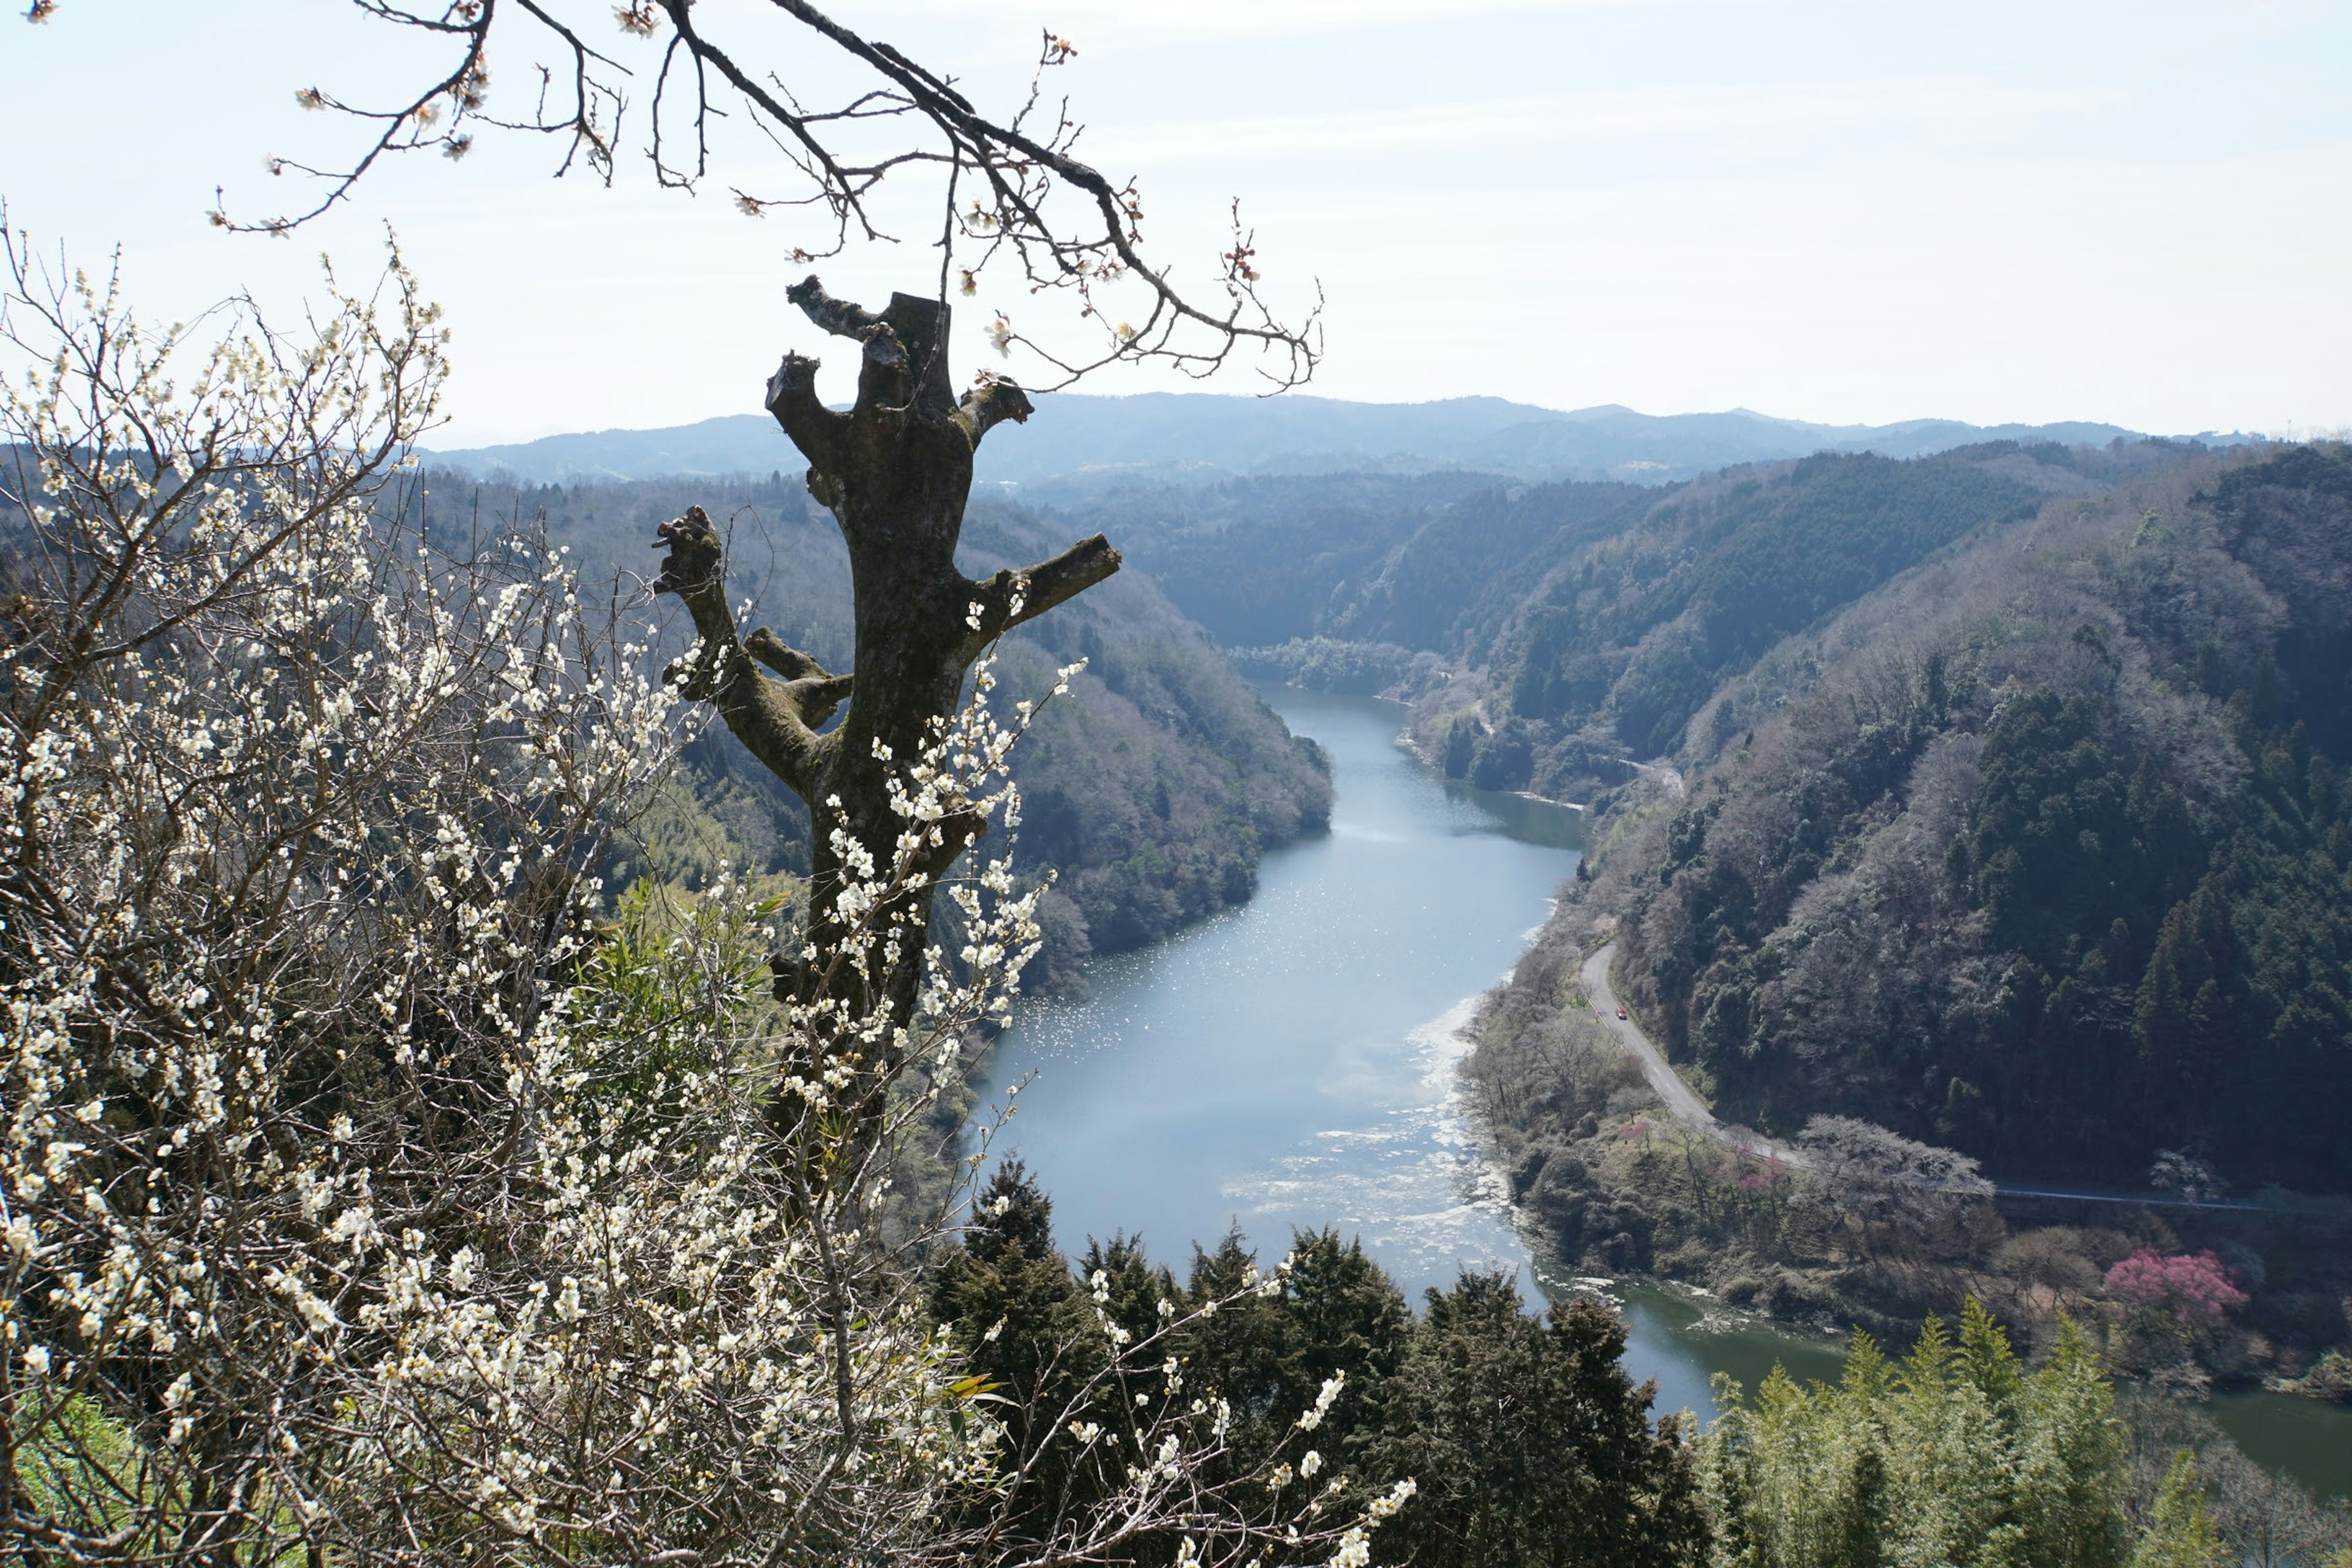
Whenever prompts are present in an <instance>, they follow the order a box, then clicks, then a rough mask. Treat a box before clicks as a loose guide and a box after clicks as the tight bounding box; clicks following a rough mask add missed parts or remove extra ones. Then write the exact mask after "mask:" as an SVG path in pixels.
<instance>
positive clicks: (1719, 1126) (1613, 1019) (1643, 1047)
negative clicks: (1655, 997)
mask: <svg viewBox="0 0 2352 1568" xmlns="http://www.w3.org/2000/svg"><path fill="white" fill-rule="evenodd" d="M1616 958H1617V944H1616V943H1615V942H1611V943H1609V944H1608V945H1607V946H1605V947H1603V948H1602V949H1601V951H1600V952H1596V953H1594V954H1593V955H1592V956H1591V958H1588V959H1586V960H1585V961H1584V994H1586V995H1587V996H1590V997H1591V999H1592V1013H1593V1016H1595V1017H1596V1018H1598V1019H1600V1020H1601V1027H1602V1028H1604V1029H1607V1030H1608V1031H1609V1032H1610V1033H1611V1034H1612V1035H1613V1036H1614V1037H1616V1040H1617V1043H1618V1044H1619V1045H1621V1046H1622V1047H1625V1050H1626V1052H1627V1054H1628V1055H1630V1056H1632V1057H1633V1059H1634V1060H1635V1061H1637V1062H1639V1063H1640V1064H1641V1067H1642V1076H1643V1078H1645V1079H1649V1080H1650V1088H1651V1089H1652V1090H1653V1091H1654V1093H1655V1094H1656V1095H1657V1097H1658V1098H1659V1099H1660V1100H1664V1101H1665V1102H1666V1109H1667V1110H1670V1111H1672V1112H1673V1113H1674V1118H1675V1121H1679V1122H1681V1123H1682V1124H1683V1125H1684V1126H1685V1127H1687V1128H1689V1129H1691V1130H1692V1131H1695V1132H1700V1133H1704V1134H1705V1135H1706V1136H1707V1137H1709V1138H1712V1139H1713V1140H1715V1141H1716V1142H1718V1143H1720V1144H1722V1145H1724V1146H1725V1147H1726V1148H1728V1149H1738V1150H1740V1151H1742V1152H1746V1153H1749V1154H1773V1155H1778V1156H1779V1157H1780V1159H1782V1160H1784V1161H1786V1162H1787V1163H1790V1164H1791V1165H1794V1166H1796V1167H1797V1168H1798V1169H1800V1170H1809V1169H1811V1163H1810V1162H1809V1161H1808V1160H1807V1159H1806V1158H1805V1156H1804V1154H1803V1153H1802V1152H1800V1151H1798V1150H1795V1149H1791V1148H1790V1147H1789V1146H1788V1145H1787V1144H1785V1143H1777V1142H1773V1141H1772V1140H1771V1139H1769V1138H1767V1137H1765V1136H1764V1135H1763V1134H1762V1133H1760V1132H1754V1131H1749V1130H1748V1129H1747V1128H1745V1127H1731V1126H1727V1125H1726V1124H1725V1123H1723V1122H1720V1121H1717V1120H1716V1119H1715V1112H1714V1111H1712V1110H1708V1109H1707V1104H1706V1100H1701V1099H1700V1098H1699V1097H1698V1090H1696V1089H1693V1088H1691V1086H1690V1085H1689V1084H1687V1083H1685V1082H1684V1081H1683V1076H1682V1074H1680V1073H1678V1072H1676V1071H1675V1069H1674V1067H1673V1065H1672V1064H1671V1063H1669V1062H1668V1061H1667V1060H1666V1054H1665V1053H1664V1051H1662V1050H1660V1049H1658V1047H1656V1046H1654V1045H1652V1044H1651V1043H1650V1037H1648V1036H1647V1035H1644V1034H1643V1033H1642V1030H1641V1026H1639V1025H1637V1024H1635V1023H1634V1022H1633V1020H1632V1019H1630V1018H1621V1017H1619V1016H1617V1007H1618V1002H1617V994H1616V992H1614V991H1612V990H1611V989H1610V986H1609V966H1610V964H1612V963H1614V962H1615V961H1616Z"/></svg>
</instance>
